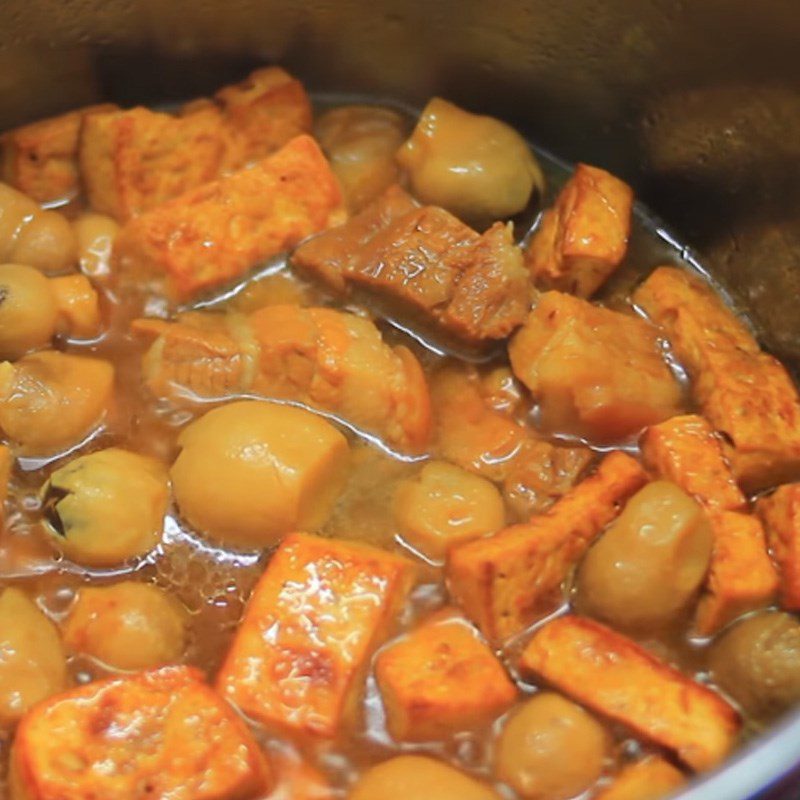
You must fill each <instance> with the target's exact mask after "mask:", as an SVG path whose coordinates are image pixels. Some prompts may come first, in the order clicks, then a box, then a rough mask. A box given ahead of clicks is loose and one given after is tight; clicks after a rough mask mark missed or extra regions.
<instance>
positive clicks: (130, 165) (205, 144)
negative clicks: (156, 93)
mask: <svg viewBox="0 0 800 800" xmlns="http://www.w3.org/2000/svg"><path fill="white" fill-rule="evenodd" d="M310 130H311V103H310V101H309V99H308V95H307V94H306V92H305V89H304V88H303V86H302V84H301V83H300V82H299V81H297V80H295V79H294V78H292V76H291V75H289V74H288V73H287V72H285V71H284V70H282V69H280V68H278V67H267V68H264V69H260V70H256V71H255V72H253V73H252V74H251V75H250V76H249V77H248V78H247V79H246V80H244V81H243V82H242V83H239V84H236V85H234V86H227V87H225V88H223V89H221V90H220V91H219V92H218V93H217V94H216V96H215V97H214V99H213V100H209V99H200V100H195V101H193V102H191V103H188V104H187V105H186V106H184V108H183V109H182V111H181V113H180V114H178V115H173V114H167V113H163V112H159V111H151V110H150V109H147V108H142V107H138V108H132V109H129V110H125V111H122V110H116V111H111V112H108V113H105V114H95V115H92V116H91V117H90V118H87V119H86V121H85V123H84V125H83V129H82V132H81V136H80V155H79V157H80V169H81V176H82V179H83V183H84V186H85V189H86V194H87V197H88V200H89V204H90V205H91V207H92V208H93V209H94V210H95V211H99V212H102V213H104V214H109V215H110V216H112V217H115V218H116V219H117V220H119V221H120V222H124V221H125V220H127V219H130V218H131V217H133V216H136V215H137V214H140V213H142V212H143V211H147V210H149V209H151V208H155V207H156V206H158V205H160V204H161V203H164V202H166V201H167V200H171V199H172V198H174V197H178V196H179V195H181V194H183V193H184V192H187V191H189V190H191V189H194V188H196V187H197V186H200V185H201V184H203V183H206V182H207V181H210V180H214V179H215V178H217V177H219V176H220V175H221V174H225V173H228V172H231V171H234V170H236V169H239V168H241V167H243V166H245V165H246V164H249V163H252V162H254V161H257V160H260V159H262V158H265V157H266V156H268V155H269V154H270V153H273V152H274V151H275V150H277V149H278V148H280V147H282V146H283V145H284V144H286V143H287V142H288V141H290V140H291V139H292V138H294V137H295V136H298V135H300V134H302V133H307V132H309V131H310Z"/></svg>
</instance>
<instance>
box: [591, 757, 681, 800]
mask: <svg viewBox="0 0 800 800" xmlns="http://www.w3.org/2000/svg"><path fill="white" fill-rule="evenodd" d="M684 783H686V776H685V775H684V774H683V773H682V772H681V771H680V770H679V769H678V768H677V767H673V766H672V764H670V763H669V761H667V760H666V759H663V758H661V757H660V756H647V757H646V758H643V759H642V760H641V761H636V762H634V763H633V764H630V765H628V766H626V767H623V768H622V770H620V772H619V774H618V775H617V776H616V777H615V778H614V780H613V782H612V783H611V785H610V786H608V787H606V788H605V789H602V790H601V791H600V793H599V794H598V795H596V797H595V798H594V800H662V798H664V797H666V796H667V795H669V794H671V793H672V792H674V791H675V790H676V789H677V788H678V787H679V786H682V785H683V784H684Z"/></svg>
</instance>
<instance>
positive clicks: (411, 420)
mask: <svg viewBox="0 0 800 800" xmlns="http://www.w3.org/2000/svg"><path fill="white" fill-rule="evenodd" d="M134 330H135V331H137V332H139V333H141V334H144V335H150V336H152V335H155V336H156V337H157V338H156V341H155V342H154V343H153V345H152V347H151V348H150V350H149V351H148V353H147V354H146V355H145V357H144V376H145V380H146V381H147V383H148V386H149V387H150V389H151V391H153V392H154V393H155V394H156V395H157V396H159V397H164V396H172V397H175V396H176V395H177V396H180V393H181V392H183V393H184V394H190V395H194V396H195V397H199V398H204V397H205V398H218V399H221V398H225V397H232V396H236V395H241V394H255V395H260V396H262V397H270V398H277V399H286V400H296V401H299V402H302V403H304V404H306V405H308V406H310V407H312V408H316V409H320V410H323V411H329V412H331V413H334V414H336V415H338V416H340V417H341V418H342V419H344V420H345V421H347V422H349V423H351V424H353V425H355V426H357V427H359V428H361V429H363V430H365V431H366V432H368V433H375V434H377V435H378V436H381V437H382V438H384V439H385V440H386V441H387V443H389V444H392V445H396V446H398V447H400V448H401V449H404V450H411V451H418V450H421V449H423V448H424V447H425V446H426V445H427V443H428V438H429V435H430V400H429V397H428V387H427V383H426V381H425V376H424V374H423V372H422V368H421V367H420V365H419V362H418V361H417V359H416V358H415V357H414V355H413V354H412V353H411V351H410V350H408V349H407V348H405V347H403V346H400V347H395V348H391V347H389V345H387V344H385V343H384V342H383V340H382V339H381V335H380V333H379V331H378V329H377V328H376V327H375V325H373V323H371V322H370V321H369V320H367V319H364V318H362V317H357V316H356V315H354V314H347V313H344V312H341V311H334V310H332V309H328V308H299V307H297V306H282V305H281V306H268V307H266V308H263V309H261V310H260V311H256V312H255V313H253V314H251V315H250V316H249V317H246V318H245V317H241V316H238V315H231V316H229V317H225V316H223V315H219V314H202V313H189V314H187V315H185V316H184V317H182V318H181V319H179V321H177V322H173V323H170V322H163V321H161V320H138V321H137V322H135V323H134Z"/></svg>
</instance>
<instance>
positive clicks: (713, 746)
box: [520, 614, 740, 771]
mask: <svg viewBox="0 0 800 800" xmlns="http://www.w3.org/2000/svg"><path fill="white" fill-rule="evenodd" d="M520 669H521V670H522V671H523V674H527V675H534V676H536V677H538V678H540V679H542V680H544V681H546V682H547V683H548V684H551V685H552V686H554V687H555V688H557V689H558V690H560V691H562V692H564V694H566V695H567V696H568V697H571V698H573V699H574V700H576V701H577V702H579V703H581V704H582V705H584V706H586V707H587V708H589V709H591V710H592V711H595V712H597V713H599V714H602V715H604V716H606V717H608V718H609V719H611V720H613V721H614V722H618V723H620V724H621V725H625V726H626V727H627V728H629V729H630V730H632V731H633V732H634V733H635V735H637V736H641V737H642V738H644V739H648V740H650V741H652V742H654V743H655V744H657V745H659V746H661V747H665V748H667V749H668V750H671V751H672V752H674V753H675V755H676V756H677V757H678V758H679V759H680V760H681V761H682V762H683V763H684V764H686V765H687V766H689V767H691V768H692V769H694V770H696V771H703V770H707V769H711V768H712V767H715V766H716V765H717V764H719V763H720V762H722V761H723V760H724V759H725V758H726V757H727V755H728V754H729V753H730V751H731V750H732V748H733V747H734V745H735V744H736V740H737V736H738V733H739V729H740V720H739V716H738V714H737V713H736V711H735V710H734V709H733V708H732V707H731V706H730V705H728V703H726V702H725V700H723V699H722V697H721V696H720V695H718V694H716V692H713V691H712V690H711V689H708V688H707V687H705V686H702V685H701V684H699V683H696V682H695V681H693V680H691V679H690V678H688V677H686V676H685V675H683V674H682V673H680V672H678V670H676V669H673V668H672V667H670V666H669V665H667V664H665V663H663V662H661V661H659V660H658V659H656V658H655V657H654V656H653V655H651V654H650V653H649V652H648V651H647V650H645V649H644V648H643V647H640V646H639V645H638V644H636V643H635V642H633V641H631V640H630V639H628V638H627V637H625V636H623V635H622V634H620V633H617V632H616V631H613V630H611V629H610V628H606V627H605V626H604V625H601V624H600V623H598V622H594V621H592V620H589V619H586V618H584V617H578V616H574V615H571V614H570V615H567V616H563V617H559V618H558V619H555V620H553V621H552V622H549V623H547V624H546V625H544V626H543V627H542V628H540V629H539V630H538V631H537V632H536V633H535V634H534V636H533V638H532V639H531V641H530V642H529V643H528V645H527V646H526V647H525V650H524V651H523V653H522V657H521V659H520Z"/></svg>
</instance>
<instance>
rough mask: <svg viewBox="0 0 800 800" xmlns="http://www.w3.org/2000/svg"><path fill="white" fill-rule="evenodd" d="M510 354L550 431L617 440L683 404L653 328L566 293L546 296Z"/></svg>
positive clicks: (547, 294) (655, 421)
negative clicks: (536, 401) (537, 403)
mask: <svg viewBox="0 0 800 800" xmlns="http://www.w3.org/2000/svg"><path fill="white" fill-rule="evenodd" d="M508 353H509V356H510V358H511V366H512V368H513V370H514V374H515V375H516V376H517V377H518V378H519V379H520V380H521V381H522V382H523V383H524V384H525V385H526V386H527V387H528V388H529V389H530V390H531V392H532V393H533V395H534V397H535V398H536V399H537V400H538V401H539V404H540V411H541V419H542V425H543V427H545V428H546V429H548V430H551V431H557V432H559V433H572V434H576V435H578V436H585V437H588V438H590V439H593V440H596V441H604V442H607V441H614V440H618V439H621V438H624V437H627V436H630V435H631V434H635V433H638V432H639V431H640V430H641V429H642V428H644V427H646V426H648V425H654V424H655V423H657V422H661V421H662V420H665V419H667V418H668V417H671V416H673V415H674V414H675V413H676V412H677V411H678V409H679V407H680V404H681V389H680V386H679V384H678V382H677V380H676V378H675V376H674V375H673V374H672V372H671V371H670V369H669V367H668V366H667V364H666V362H665V360H664V356H663V353H662V350H661V347H660V346H659V343H658V339H657V332H656V330H655V328H653V327H652V326H650V325H648V324H647V323H646V322H645V321H644V320H641V319H638V318H636V317H633V316H627V315H625V314H620V313H618V312H616V311H610V310H609V309H606V308H599V307H598V306H593V305H592V304H591V303H589V302H587V301H586V300H581V299H579V298H577V297H572V296H571V295H568V294H562V293H561V292H546V293H545V294H543V295H541V297H540V298H539V302H538V304H537V305H536V307H535V308H534V310H533V311H532V312H531V313H530V315H529V316H528V319H527V320H526V322H525V324H524V325H523V326H522V328H521V329H520V330H519V331H517V333H516V334H515V335H514V338H513V339H512V340H511V343H510V344H509V347H508Z"/></svg>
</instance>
